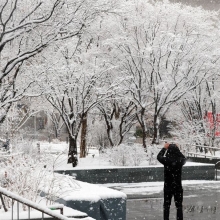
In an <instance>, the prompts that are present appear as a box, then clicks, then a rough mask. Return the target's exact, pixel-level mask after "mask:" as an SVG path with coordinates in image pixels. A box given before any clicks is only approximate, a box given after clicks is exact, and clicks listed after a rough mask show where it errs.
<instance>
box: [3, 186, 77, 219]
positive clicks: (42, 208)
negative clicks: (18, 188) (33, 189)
mask: <svg viewBox="0 0 220 220" xmlns="http://www.w3.org/2000/svg"><path fill="white" fill-rule="evenodd" d="M3 195H4V196H6V197H8V198H10V199H11V204H12V205H11V220H15V218H14V205H15V202H17V210H16V211H17V218H16V219H17V220H19V219H20V218H19V204H24V205H26V206H27V207H28V219H31V208H32V209H34V210H37V211H39V212H41V213H42V220H43V219H45V218H44V215H45V214H46V215H49V216H51V217H53V218H54V219H59V220H73V219H74V218H68V217H66V216H64V215H63V205H58V206H57V205H56V206H51V207H50V208H51V209H53V210H54V209H59V210H60V212H61V213H62V214H59V213H55V212H54V211H52V210H51V209H50V208H48V207H45V206H42V205H39V204H36V203H34V202H32V201H31V200H28V199H25V198H23V197H21V196H19V195H17V194H14V193H12V192H10V191H8V190H6V189H4V188H2V187H0V199H1V203H2V206H3V208H4V210H5V212H8V211H9V210H8V209H7V208H6V205H5V202H4V199H3ZM47 219H48V218H47Z"/></svg>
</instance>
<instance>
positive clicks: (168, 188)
mask: <svg viewBox="0 0 220 220" xmlns="http://www.w3.org/2000/svg"><path fill="white" fill-rule="evenodd" d="M157 160H158V161H159V162H160V163H162V164H163V165H164V206H163V216H164V220H169V215H170V205H171V200H172V197H173V196H174V201H175V206H176V209H177V220H183V208H182V203H183V188H182V166H183V165H184V164H185V163H186V158H185V156H184V155H183V154H182V153H181V152H180V150H179V148H178V147H177V146H176V144H170V143H167V142H165V144H164V148H163V149H162V150H161V151H160V152H159V154H158V155H157Z"/></svg>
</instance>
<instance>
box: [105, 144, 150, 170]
mask: <svg viewBox="0 0 220 220" xmlns="http://www.w3.org/2000/svg"><path fill="white" fill-rule="evenodd" d="M103 157H105V158H106V159H108V160H109V162H110V163H111V164H113V165H117V166H138V165H140V163H141V162H142V161H144V160H147V154H146V152H145V151H144V148H143V147H142V145H140V144H134V145H132V146H130V145H125V144H121V145H119V146H115V147H113V148H111V149H107V150H106V151H105V153H104V154H103Z"/></svg>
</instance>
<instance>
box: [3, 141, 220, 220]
mask: <svg viewBox="0 0 220 220" xmlns="http://www.w3.org/2000/svg"><path fill="white" fill-rule="evenodd" d="M161 148H162V146H157V151H158V150H159V149H161ZM40 151H41V153H42V154H44V153H50V154H52V155H53V158H54V160H53V163H54V164H53V167H54V168H55V169H64V170H68V169H73V167H72V165H71V164H67V152H68V144H67V143H65V142H61V143H48V142H40ZM217 153H218V152H217ZM187 165H189V166H190V165H195V163H187ZM197 165H198V164H197ZM200 165H201V164H200ZM203 165H204V164H203ZM145 166H149V161H148V160H147V159H146V160H145V161H143V162H142V163H141V164H140V167H145ZM153 166H161V165H160V164H154V165H153ZM106 167H108V168H115V167H119V166H114V165H111V164H110V162H109V161H108V159H107V158H104V157H102V155H99V151H98V150H97V149H94V148H91V149H89V154H88V156H87V157H86V158H79V164H78V166H77V168H74V169H92V168H106ZM82 185H83V184H82ZM101 186H104V187H107V188H112V189H115V190H118V191H121V193H125V194H126V195H127V197H128V206H130V207H135V205H134V204H133V203H134V202H132V201H133V200H135V201H136V200H139V199H146V198H148V199H150V200H149V201H151V203H152V201H157V200H155V199H156V198H159V200H160V203H159V205H160V206H161V204H162V203H161V201H162V200H161V199H162V198H161V197H162V193H163V182H145V183H114V184H102V185H101ZM97 187H99V186H97ZM183 187H184V188H185V189H186V191H187V192H189V189H190V190H191V191H193V190H194V189H195V190H197V194H198V193H199V190H203V191H204V190H205V191H208V190H212V191H213V190H215V191H217V192H220V183H219V182H216V181H183ZM86 188H87V191H88V189H89V188H88V186H86ZM89 191H91V190H89ZM97 191H99V190H97ZM104 191H105V190H104ZM104 191H103V193H102V194H103V195H104V194H105V193H104ZM107 191H108V190H107ZM73 194H76V195H77V198H79V197H80V195H81V194H82V196H85V193H82V192H81V191H80V190H79V189H78V190H77V191H75V192H73ZM119 194H120V193H119ZM186 194H187V193H186ZM185 197H186V198H189V197H190V198H191V196H190V195H189V193H188V194H187V195H185ZM194 197H196V196H194ZM93 199H94V198H93ZM131 199H132V201H130V200H131ZM152 199H153V200H152ZM200 200H201V202H202V203H203V202H204V203H205V201H202V199H201V198H200ZM141 204H142V203H141ZM142 205H143V204H142ZM138 206H139V205H138ZM136 208H137V209H138V207H136ZM148 212H151V210H148ZM128 213H129V216H130V218H128V220H129V219H132V220H133V219H145V218H144V217H143V218H139V217H137V218H136V217H135V215H136V214H135V213H136V210H134V209H133V208H130V210H128ZM132 213H133V214H132ZM0 214H1V213H0ZM160 214H161V213H160ZM34 215H35V214H34ZM132 216H133V217H132ZM142 216H145V215H142ZM157 218H158V219H160V218H161V217H157ZM157 218H153V217H152V219H157ZM0 219H3V218H2V216H1V215H0ZM5 219H6V216H5ZM146 219H148V220H150V219H151V218H146ZM189 219H190V218H189Z"/></svg>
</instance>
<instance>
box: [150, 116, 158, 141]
mask: <svg viewBox="0 0 220 220" xmlns="http://www.w3.org/2000/svg"><path fill="white" fill-rule="evenodd" d="M152 144H159V118H158V115H156V114H155V115H154V132H153V140H152Z"/></svg>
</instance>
